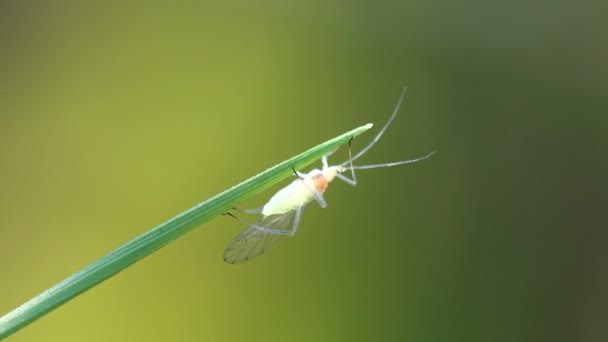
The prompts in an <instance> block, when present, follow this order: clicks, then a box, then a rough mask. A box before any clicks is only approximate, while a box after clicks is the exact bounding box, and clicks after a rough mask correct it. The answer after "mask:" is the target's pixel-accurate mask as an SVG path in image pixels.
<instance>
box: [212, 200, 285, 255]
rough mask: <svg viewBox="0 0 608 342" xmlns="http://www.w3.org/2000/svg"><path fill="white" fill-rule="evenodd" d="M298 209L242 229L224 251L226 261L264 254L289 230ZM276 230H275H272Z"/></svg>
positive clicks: (266, 217) (265, 218) (270, 216)
mask: <svg viewBox="0 0 608 342" xmlns="http://www.w3.org/2000/svg"><path fill="white" fill-rule="evenodd" d="M295 214H296V211H295V210H291V211H288V212H286V213H284V214H277V215H269V216H265V217H263V218H262V219H260V220H259V221H258V222H256V223H255V224H252V225H250V226H249V227H247V229H245V230H244V231H242V232H241V233H240V234H239V235H238V236H237V237H236V238H235V239H234V240H233V241H232V242H231V243H230V244H229V245H228V247H226V250H225V251H224V261H225V262H227V263H229V264H237V263H241V262H245V261H247V260H249V259H251V258H254V257H256V256H258V255H261V254H264V252H266V251H267V250H268V249H269V248H270V247H272V245H273V244H274V243H275V242H276V241H277V240H278V239H279V238H280V237H281V236H282V235H286V234H287V233H288V232H289V229H290V228H291V226H292V224H293V220H294V217H295ZM272 231H275V232H272Z"/></svg>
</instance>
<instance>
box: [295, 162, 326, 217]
mask: <svg viewBox="0 0 608 342" xmlns="http://www.w3.org/2000/svg"><path fill="white" fill-rule="evenodd" d="M292 170H293V173H294V174H295V175H296V177H298V178H300V181H301V182H302V184H304V187H305V188H306V189H308V191H310V192H311V193H312V195H313V196H314V198H315V200H316V201H317V203H319V206H320V207H321V208H327V202H326V201H325V199H324V198H323V194H322V193H320V192H319V191H317V190H316V189H313V188H311V187H310V186H309V185H308V184H307V183H306V179H305V178H304V176H306V175H304V176H302V174H301V173H300V172H298V171H296V169H294V168H293V167H292Z"/></svg>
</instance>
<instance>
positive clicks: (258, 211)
mask: <svg viewBox="0 0 608 342" xmlns="http://www.w3.org/2000/svg"><path fill="white" fill-rule="evenodd" d="M232 209H233V210H236V211H240V212H242V213H246V214H261V213H262V209H263V208H253V209H241V208H237V207H232Z"/></svg>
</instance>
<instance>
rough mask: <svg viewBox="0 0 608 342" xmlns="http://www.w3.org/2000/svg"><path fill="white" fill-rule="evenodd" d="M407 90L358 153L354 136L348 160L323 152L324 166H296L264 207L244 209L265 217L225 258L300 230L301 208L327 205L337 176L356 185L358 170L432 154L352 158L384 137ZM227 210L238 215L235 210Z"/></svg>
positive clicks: (260, 249)
mask: <svg viewBox="0 0 608 342" xmlns="http://www.w3.org/2000/svg"><path fill="white" fill-rule="evenodd" d="M405 90H406V89H405V88H404V89H403V92H402V93H401V96H400V97H399V101H398V102H397V106H396V107H395V109H394V110H393V113H392V115H391V117H390V118H389V120H388V121H387V123H386V124H385V125H384V127H383V128H382V129H381V130H380V132H379V133H378V134H377V135H376V137H375V138H374V139H373V140H372V141H371V142H370V143H369V144H368V145H367V146H366V147H365V148H363V149H362V150H361V151H359V152H358V153H357V154H356V155H355V156H352V154H351V148H350V147H351V142H352V138H351V140H350V141H349V142H348V145H349V148H348V154H349V158H348V160H347V161H345V162H344V163H342V164H339V165H334V166H329V163H328V161H327V158H328V157H329V156H330V155H331V154H332V153H333V152H331V153H329V154H327V155H325V156H323V158H322V159H321V162H322V165H323V167H322V168H321V169H320V170H319V169H314V170H312V171H310V172H309V173H307V174H305V173H300V172H298V171H296V170H294V174H295V176H296V177H297V179H296V180H294V181H293V182H291V183H290V184H289V185H287V186H286V187H284V188H283V189H281V190H279V191H278V192H277V193H276V194H275V195H274V196H272V198H271V199H270V200H269V201H268V203H266V205H264V207H263V208H261V209H250V210H245V212H247V213H251V214H258V213H260V214H262V218H261V219H260V220H258V221H257V222H256V223H254V224H249V223H248V227H247V228H246V229H245V230H244V231H243V232H241V233H240V234H239V235H238V236H237V237H236V238H235V239H234V241H232V243H230V245H228V247H226V250H225V251H224V261H226V262H227V263H231V264H235V263H241V262H244V261H247V260H249V259H251V258H253V257H255V256H258V255H260V254H262V253H264V252H265V251H266V250H268V248H270V247H271V246H272V245H273V244H274V243H275V242H276V241H277V240H278V239H279V238H280V237H281V236H284V235H294V234H295V233H296V232H297V231H298V226H299V224H300V217H301V215H302V210H303V208H304V207H305V206H306V205H307V204H308V203H310V202H312V201H313V200H314V201H316V202H317V203H318V204H319V206H321V207H322V208H325V207H327V202H326V201H325V199H324V198H323V194H324V193H325V191H326V190H327V187H328V186H329V183H330V182H331V181H333V180H334V179H335V178H339V179H340V180H342V181H344V182H346V183H347V184H350V185H352V186H355V185H357V177H356V175H355V170H362V169H375V168H381V167H392V166H397V165H403V164H409V163H414V162H417V161H419V160H423V159H426V158H428V157H430V156H431V155H433V153H435V152H432V153H430V154H428V155H426V156H424V157H421V158H417V159H412V160H403V161H398V162H392V163H383V164H372V165H357V166H354V165H353V161H355V160H356V159H358V158H360V157H361V156H363V155H364V154H365V153H366V152H367V151H368V150H369V149H370V148H372V146H374V145H375V144H376V143H377V142H378V140H380V137H382V135H383V134H384V132H385V131H386V129H387V128H388V126H389V125H390V124H391V122H392V121H393V119H394V118H395V116H396V115H397V112H398V111H399V107H400V106H401V102H402V101H403V96H404V95H405ZM370 126H371V125H370ZM347 171H350V174H351V178H348V177H346V176H345V175H343V174H342V173H344V172H347ZM227 214H228V215H230V216H233V217H235V218H237V217H236V216H234V215H233V214H230V213H227ZM237 219H238V218H237ZM239 220H240V219H239Z"/></svg>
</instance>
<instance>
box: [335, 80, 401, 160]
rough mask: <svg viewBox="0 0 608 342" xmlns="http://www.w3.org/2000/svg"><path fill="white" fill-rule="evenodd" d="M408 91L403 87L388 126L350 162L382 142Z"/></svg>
mask: <svg viewBox="0 0 608 342" xmlns="http://www.w3.org/2000/svg"><path fill="white" fill-rule="evenodd" d="M406 90H407V87H403V90H402V91H401V96H399V101H397V106H395V109H393V113H392V114H391V117H390V118H389V119H388V121H387V122H386V124H384V127H382V129H381V130H380V132H378V134H377V135H376V137H375V138H374V139H373V140H372V141H371V142H370V143H369V144H368V145H367V146H365V147H364V148H363V149H362V150H361V151H359V152H358V153H357V154H355V156H354V157H352V158H350V162H352V161H354V160H357V159H359V158H360V157H361V156H362V155H364V154H365V153H366V152H367V151H369V149H370V148H372V146H374V145H375V144H376V143H377V142H378V140H380V138H381V137H382V135H383V134H384V132H385V131H386V129H387V128H388V126H390V125H391V123H392V122H393V120H394V119H395V117H396V116H397V113H398V112H399V108H400V107H401V103H402V102H403V97H404V96H405V92H406ZM348 162H349V161H345V162H344V163H342V164H340V165H342V166H344V165H345V164H347V163H348Z"/></svg>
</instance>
